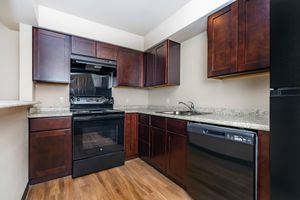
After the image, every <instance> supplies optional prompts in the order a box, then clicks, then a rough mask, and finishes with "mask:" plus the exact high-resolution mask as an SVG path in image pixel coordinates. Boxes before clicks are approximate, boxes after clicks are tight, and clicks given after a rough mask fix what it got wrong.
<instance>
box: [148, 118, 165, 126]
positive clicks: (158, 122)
mask: <svg viewBox="0 0 300 200" xmlns="http://www.w3.org/2000/svg"><path fill="white" fill-rule="evenodd" d="M151 126H154V127H157V128H161V129H166V118H165V117H159V116H151Z"/></svg>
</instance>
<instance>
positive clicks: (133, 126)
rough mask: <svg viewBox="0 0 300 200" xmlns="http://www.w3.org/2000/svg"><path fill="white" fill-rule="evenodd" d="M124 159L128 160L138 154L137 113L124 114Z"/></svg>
mask: <svg viewBox="0 0 300 200" xmlns="http://www.w3.org/2000/svg"><path fill="white" fill-rule="evenodd" d="M124 137H125V139H124V141H125V159H126V160H129V159H132V158H135V157H137V155H138V114H136V113H126V114H125V134H124Z"/></svg>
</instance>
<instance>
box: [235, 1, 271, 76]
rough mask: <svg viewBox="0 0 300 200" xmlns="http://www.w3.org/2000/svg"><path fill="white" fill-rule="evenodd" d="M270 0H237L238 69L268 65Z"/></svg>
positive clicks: (261, 67) (252, 68) (245, 69)
mask: <svg viewBox="0 0 300 200" xmlns="http://www.w3.org/2000/svg"><path fill="white" fill-rule="evenodd" d="M269 15H270V0H239V17H238V18H239V25H238V26H239V54H238V71H239V72H243V71H249V70H257V69H263V68H267V67H269V65H270V22H269V19H270V17H269Z"/></svg>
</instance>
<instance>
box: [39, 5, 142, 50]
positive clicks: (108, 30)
mask: <svg viewBox="0 0 300 200" xmlns="http://www.w3.org/2000/svg"><path fill="white" fill-rule="evenodd" d="M99 12H100V11H99ZM39 26H40V27H44V28H48V29H51V30H56V31H61V32H65V33H69V34H73V35H78V36H82V37H86V38H90V39H94V40H98V41H103V42H108V43H111V44H116V45H119V46H124V47H128V48H132V49H137V50H141V51H143V50H144V37H142V36H139V35H136V34H133V33H129V32H126V31H123V30H120V29H116V28H112V27H110V26H106V25H103V24H99V23H96V22H92V21H89V20H86V19H83V18H80V17H76V16H74V15H70V14H67V13H63V12H60V11H57V10H54V9H51V8H47V7H44V6H39ZM141 26H142V25H141Z"/></svg>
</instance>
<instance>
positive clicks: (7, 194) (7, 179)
mask: <svg viewBox="0 0 300 200" xmlns="http://www.w3.org/2000/svg"><path fill="white" fill-rule="evenodd" d="M0 130H1V131H0V177H1V178H0V199H5V200H20V199H21V197H22V195H23V192H24V190H25V187H26V184H27V182H28V119H27V108H26V107H21V108H12V109H3V110H0Z"/></svg>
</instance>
